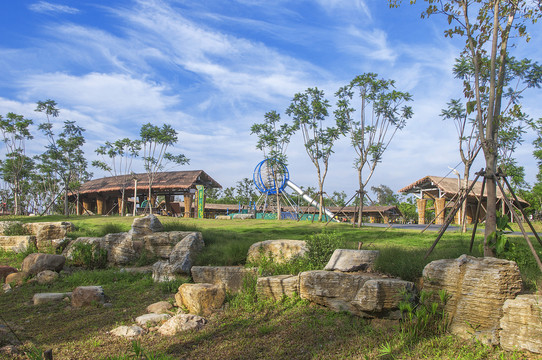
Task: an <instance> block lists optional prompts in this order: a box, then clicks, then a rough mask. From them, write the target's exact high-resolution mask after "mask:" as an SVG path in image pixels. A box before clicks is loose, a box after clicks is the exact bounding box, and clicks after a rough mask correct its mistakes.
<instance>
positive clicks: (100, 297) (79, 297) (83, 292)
mask: <svg viewBox="0 0 542 360" xmlns="http://www.w3.org/2000/svg"><path fill="white" fill-rule="evenodd" d="M104 303H105V294H104V290H103V288H102V287H101V286H78V287H76V288H75V290H73V293H72V306H73V307H76V308H79V307H83V306H90V305H94V304H104Z"/></svg>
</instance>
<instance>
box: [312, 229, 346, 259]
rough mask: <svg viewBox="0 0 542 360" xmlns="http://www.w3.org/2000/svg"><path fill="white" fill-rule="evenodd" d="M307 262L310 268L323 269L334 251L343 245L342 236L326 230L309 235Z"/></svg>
mask: <svg viewBox="0 0 542 360" xmlns="http://www.w3.org/2000/svg"><path fill="white" fill-rule="evenodd" d="M306 242H307V248H308V249H309V251H308V253H307V258H308V262H309V264H310V265H311V266H313V267H315V268H319V269H323V268H324V266H326V264H327V263H328V261H329V259H330V258H331V255H332V254H333V252H334V251H335V250H336V249H341V248H343V247H344V245H345V241H344V239H343V238H342V236H341V235H340V234H339V233H337V232H335V231H329V230H327V229H326V228H324V230H322V232H321V233H319V234H313V235H310V236H309V237H308V238H307V239H306Z"/></svg>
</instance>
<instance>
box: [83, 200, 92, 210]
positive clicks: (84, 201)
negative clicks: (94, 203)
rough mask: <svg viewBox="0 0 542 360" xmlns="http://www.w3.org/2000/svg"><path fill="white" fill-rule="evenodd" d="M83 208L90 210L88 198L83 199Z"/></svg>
mask: <svg viewBox="0 0 542 360" xmlns="http://www.w3.org/2000/svg"><path fill="white" fill-rule="evenodd" d="M83 209H84V210H87V211H90V202H89V201H88V200H86V199H85V200H83Z"/></svg>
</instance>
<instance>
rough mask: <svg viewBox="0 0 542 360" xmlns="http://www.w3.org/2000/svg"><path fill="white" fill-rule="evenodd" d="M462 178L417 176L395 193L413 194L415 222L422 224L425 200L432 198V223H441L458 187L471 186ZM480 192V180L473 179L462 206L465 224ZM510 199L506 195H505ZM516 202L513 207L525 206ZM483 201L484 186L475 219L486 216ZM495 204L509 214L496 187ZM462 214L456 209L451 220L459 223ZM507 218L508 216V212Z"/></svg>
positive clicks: (473, 209) (484, 197)
mask: <svg viewBox="0 0 542 360" xmlns="http://www.w3.org/2000/svg"><path fill="white" fill-rule="evenodd" d="M463 183H464V181H463V180H459V179H458V178H445V177H440V176H426V177H424V178H421V179H419V180H417V181H415V182H413V183H412V184H410V185H408V186H405V187H404V188H402V189H400V190H399V191H398V192H400V193H404V194H414V196H416V205H417V207H418V224H425V223H426V219H425V210H426V207H427V200H428V199H432V200H434V204H435V216H436V219H435V223H436V224H439V225H440V224H444V221H445V215H446V208H451V207H453V205H454V204H455V202H456V201H458V199H459V197H460V194H459V192H460V189H461V188H468V187H470V186H471V184H472V181H469V182H468V184H463ZM481 192H482V182H481V181H477V182H476V183H475V184H474V187H473V189H472V191H471V192H470V193H469V196H468V198H467V208H466V219H467V220H466V221H467V223H472V221H473V219H474V217H475V216H476V208H477V206H478V201H479V199H480V193H481ZM509 198H510V196H509ZM518 199H519V202H520V204H518V203H516V202H514V206H516V207H518V206H519V205H521V206H522V207H527V206H529V203H528V202H527V201H525V200H523V199H521V198H518ZM486 203H487V189H484V194H482V204H481V205H482V206H481V209H480V216H479V219H478V221H483V220H484V219H485V216H486V210H485V209H486ZM497 207H498V208H500V209H501V212H502V213H503V214H506V213H509V211H508V209H507V207H506V204H505V202H504V196H503V194H502V192H501V191H500V189H499V188H498V187H497ZM461 217H462V214H461V211H458V212H457V214H456V216H455V219H454V220H455V223H457V224H459V223H460V220H461ZM508 217H509V218H511V219H512V217H511V216H510V214H508Z"/></svg>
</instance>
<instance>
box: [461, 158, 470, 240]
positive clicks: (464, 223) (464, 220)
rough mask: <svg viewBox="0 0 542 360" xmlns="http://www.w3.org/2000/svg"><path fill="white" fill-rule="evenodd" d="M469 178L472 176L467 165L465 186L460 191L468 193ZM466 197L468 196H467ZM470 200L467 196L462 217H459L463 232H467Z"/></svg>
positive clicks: (464, 177) (462, 209)
mask: <svg viewBox="0 0 542 360" xmlns="http://www.w3.org/2000/svg"><path fill="white" fill-rule="evenodd" d="M469 176H470V164H465V172H464V173H463V186H462V188H461V189H460V190H463V191H465V192H466V191H467V189H468V188H469ZM465 195H466V194H465ZM468 201H469V199H468V196H465V201H463V204H462V205H461V216H460V217H459V222H460V223H461V232H462V233H466V232H467V203H468Z"/></svg>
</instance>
